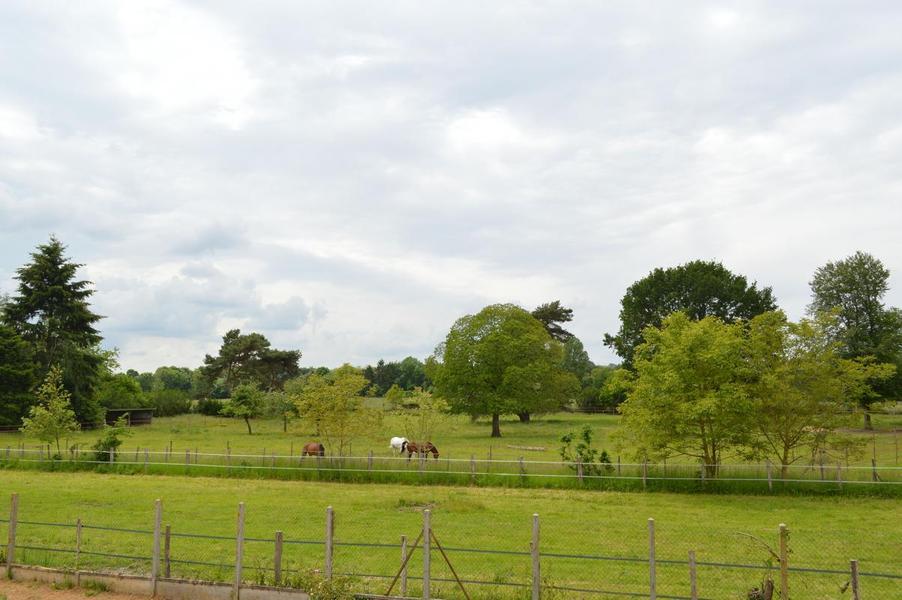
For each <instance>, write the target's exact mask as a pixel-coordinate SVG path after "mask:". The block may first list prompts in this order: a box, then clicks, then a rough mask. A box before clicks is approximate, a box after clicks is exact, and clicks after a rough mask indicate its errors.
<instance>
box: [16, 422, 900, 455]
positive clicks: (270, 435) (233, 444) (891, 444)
mask: <svg viewBox="0 0 902 600" xmlns="http://www.w3.org/2000/svg"><path fill="white" fill-rule="evenodd" d="M619 422H620V417H619V416H613V415H586V414H572V413H556V414H552V415H544V416H539V417H535V418H534V419H533V422H531V423H520V422H519V421H518V420H516V419H505V420H503V422H502V426H501V430H502V434H503V436H504V437H502V438H500V439H492V438H490V437H489V432H490V425H489V423H488V422H487V421H486V420H480V421H477V422H475V423H472V422H470V420H469V419H468V418H465V417H454V418H450V419H449V420H448V422H447V423H446V424H445V426H443V427H442V429H441V431H440V432H439V433H437V434H436V435H435V439H434V440H432V441H433V442H434V443H435V444H436V446H438V448H439V450H440V451H441V455H442V458H448V457H450V458H459V459H469V457H470V456H471V455H475V456H476V457H477V458H478V459H484V458H487V457H488V456H489V455H490V454H491V457H492V458H493V459H510V460H516V459H517V458H519V457H521V456H522V457H524V459H525V460H552V461H553V460H559V459H560V456H559V454H558V449H559V448H560V446H561V443H560V438H561V436H562V435H564V434H566V433H568V432H576V433H578V432H579V431H580V430H581V429H582V428H583V427H584V426H585V425H589V426H591V427H592V430H593V433H594V434H595V445H596V447H598V448H600V449H606V450H607V451H608V452H609V453H610V454H611V456H612V457H614V458H616V456H617V455H618V454H622V455H623V461H624V462H628V461H629V460H631V458H630V456H629V455H630V453H629V450H628V449H626V450H623V451H620V450H618V449H617V448H616V445H615V442H614V441H613V440H612V439H611V434H612V433H613V432H614V431H615V429H616V428H617V426H618V424H619ZM252 423H253V428H254V434H253V435H248V433H247V429H246V428H245V425H244V422H243V421H242V420H240V419H227V418H223V417H207V416H203V415H182V416H178V417H164V418H156V419H154V422H153V424H152V425H149V426H142V427H135V428H133V429H132V431H133V432H134V435H132V436H131V437H129V438H127V439H126V441H125V445H124V446H123V451H125V452H128V451H132V452H133V451H134V449H135V448H138V447H140V448H150V449H151V450H158V451H162V450H164V449H165V448H166V447H167V446H168V445H169V444H170V443H171V444H172V447H173V452H174V454H181V455H184V452H185V450H191V451H194V450H198V451H200V452H216V453H221V452H225V448H226V446H227V445H228V446H229V447H230V448H231V451H232V453H233V454H237V453H244V454H264V453H265V454H273V453H275V454H284V455H288V454H289V453H290V452H292V450H293V452H294V453H295V454H297V453H298V452H300V447H301V446H302V445H303V444H304V443H306V442H308V441H312V440H314V439H316V438H315V436H314V435H313V434H312V433H311V432H310V430H309V427H307V426H305V424H304V423H302V422H292V423H289V426H288V431H287V432H283V431H282V422H281V421H279V420H272V419H257V420H254V421H253V422H252ZM874 423H875V427H876V429H877V431H876V432H875V433H874V434H867V433H864V432H863V431H862V432H858V435H861V436H862V437H864V438H865V439H867V440H868V441H869V444H868V446H867V448H866V449H865V451H864V452H863V453H862V454H861V455H860V456H857V457H855V456H853V457H851V460H850V464H858V465H870V459H871V454H872V451H873V448H872V444H875V445H876V452H877V462H878V464H879V465H881V466H902V456H900V454H899V452H900V450H902V449H900V448H899V444H902V440H900V439H899V438H900V437H902V415H875V416H874ZM894 429H898V430H899V433H893V431H894ZM396 435H403V428H402V426H401V424H400V420H399V419H398V417H397V416H395V415H392V414H386V415H385V418H384V420H383V423H382V425H381V426H380V427H379V428H378V429H376V430H374V431H372V432H369V434H368V435H366V436H363V437H361V438H359V439H357V440H354V442H353V445H352V449H351V451H352V454H353V455H356V456H366V455H367V453H368V452H369V451H370V450H372V451H373V453H374V454H375V455H376V456H389V455H390V454H391V451H390V450H389V447H388V441H389V439H390V438H391V437H392V436H396ZM99 436H100V433H99V432H98V431H84V432H81V433H78V434H76V435H75V436H74V437H73V439H72V440H70V441H69V444H75V443H78V444H80V445H82V447H83V448H88V447H90V445H91V444H93V443H94V441H95V440H96V439H97V438H98V437H99ZM20 443H25V444H28V445H31V446H35V445H37V444H38V441H37V440H33V439H27V438H24V437H23V436H22V435H21V434H19V433H0V448H4V447H5V446H12V447H16V446H17V445H19V444H20ZM511 446H513V447H511ZM524 447H526V448H530V449H528V450H527V449H523V448H524ZM535 448H542V449H543V450H535ZM264 450H265V452H264ZM673 462H675V463H677V462H680V463H689V462H695V461H693V460H691V459H687V458H680V457H675V458H674V459H673Z"/></svg>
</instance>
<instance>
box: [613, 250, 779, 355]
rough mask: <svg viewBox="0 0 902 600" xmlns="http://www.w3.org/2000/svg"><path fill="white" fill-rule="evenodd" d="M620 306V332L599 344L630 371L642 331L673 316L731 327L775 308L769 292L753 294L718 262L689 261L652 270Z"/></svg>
mask: <svg viewBox="0 0 902 600" xmlns="http://www.w3.org/2000/svg"><path fill="white" fill-rule="evenodd" d="M620 306H621V308H620V329H619V330H618V332H617V334H616V335H611V334H605V336H604V342H605V344H606V345H607V346H609V347H610V348H612V349H613V350H614V351H615V352H616V353H617V355H618V356H620V357H621V358H622V359H623V364H624V366H625V367H627V368H632V366H633V355H634V353H635V351H636V347H637V346H638V345H639V344H641V343H642V342H643V337H642V335H643V332H644V331H645V329H646V328H647V327H659V326H660V325H661V324H662V323H663V321H664V319H665V318H666V317H667V316H668V315H670V314H672V313H674V312H676V311H681V312H683V313H684V314H685V315H686V316H688V317H689V318H690V319H693V320H700V319H703V318H705V317H708V316H714V317H717V318H719V319H720V320H722V321H724V322H726V323H732V322H734V321H737V320H740V319H745V320H748V319H751V318H752V317H754V316H755V315H758V314H761V313H763V312H766V311H769V310H774V309H775V308H776V303H775V300H774V296H773V293H772V291H771V288H769V287H765V288H761V289H758V287H757V284H756V283H754V282H753V283H751V284H750V283H749V282H748V281H747V280H746V278H745V277H743V276H742V275H736V274H734V273H732V272H730V271H729V270H727V269H726V268H725V267H724V266H723V265H722V264H720V263H719V262H714V261H702V260H695V261H692V262H688V263H686V264H683V265H680V266H678V267H672V268H668V269H662V268H658V269H655V270H653V271H652V272H651V273H649V274H648V275H647V276H646V277H644V278H642V279H640V280H639V281H637V282H635V283H633V284H632V285H631V286H630V287H629V288H627V290H626V294H625V295H624V296H623V298H622V299H621V300H620Z"/></svg>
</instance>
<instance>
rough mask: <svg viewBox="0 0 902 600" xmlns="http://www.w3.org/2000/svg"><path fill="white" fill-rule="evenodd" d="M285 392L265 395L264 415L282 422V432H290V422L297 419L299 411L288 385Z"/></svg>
mask: <svg viewBox="0 0 902 600" xmlns="http://www.w3.org/2000/svg"><path fill="white" fill-rule="evenodd" d="M285 388H286V389H285V391H275V392H266V393H264V395H263V415H264V416H266V417H273V418H277V419H280V420H281V421H282V431H283V432H286V433H287V432H288V422H289V421H291V420H292V419H294V418H295V417H297V415H298V411H297V406H295V403H294V400H293V399H292V396H291V394H290V393H289V392H288V385H286V386H285Z"/></svg>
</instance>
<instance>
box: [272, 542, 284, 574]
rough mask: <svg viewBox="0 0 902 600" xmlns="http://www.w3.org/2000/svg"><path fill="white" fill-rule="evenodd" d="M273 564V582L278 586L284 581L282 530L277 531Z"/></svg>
mask: <svg viewBox="0 0 902 600" xmlns="http://www.w3.org/2000/svg"><path fill="white" fill-rule="evenodd" d="M272 564H273V569H274V571H275V574H274V575H273V582H274V583H275V584H276V586H278V585H281V583H282V532H281V531H277V532H276V545H275V550H274V551H273V557H272Z"/></svg>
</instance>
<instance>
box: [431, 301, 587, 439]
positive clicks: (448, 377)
mask: <svg viewBox="0 0 902 600" xmlns="http://www.w3.org/2000/svg"><path fill="white" fill-rule="evenodd" d="M562 358H563V350H562V345H561V343H560V342H558V341H556V340H554V339H552V338H551V336H550V335H549V334H548V332H547V331H546V330H545V327H544V326H543V325H542V323H540V322H539V321H538V320H536V319H535V318H534V317H533V316H532V315H530V314H529V313H528V312H526V311H525V310H523V309H522V308H520V307H518V306H514V305H512V304H493V305H491V306H487V307H486V308H484V309H482V310H481V311H480V312H479V313H477V314H476V315H467V316H465V317H462V318H460V319H458V320H457V322H456V323H454V325H453V326H452V328H451V331H450V332H449V333H448V336H447V337H446V338H445V342H444V343H443V344H442V345H440V346H439V347H438V348H437V349H436V352H435V355H434V357H433V358H432V360H431V361H429V363H428V365H427V373H429V376H430V378H431V379H432V380H433V382H434V391H435V393H436V394H437V395H439V396H441V397H443V398H445V399H446V400H447V401H448V402H449V404H450V406H451V408H452V410H453V411H454V412H457V413H464V414H469V415H472V416H479V415H491V416H492V437H500V436H501V428H500V420H499V417H500V415H501V414H511V413H522V412H525V413H533V412H548V411H551V410H555V409H557V408H560V407H561V406H562V405H563V404H564V403H565V402H566V401H567V400H568V399H569V398H571V397H573V396H574V395H575V393H576V391H577V389H578V385H579V383H578V381H577V380H576V378H575V377H574V376H573V375H572V374H571V373H568V372H566V371H564V370H563V369H562V368H561V366H560V365H561V359H562Z"/></svg>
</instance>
